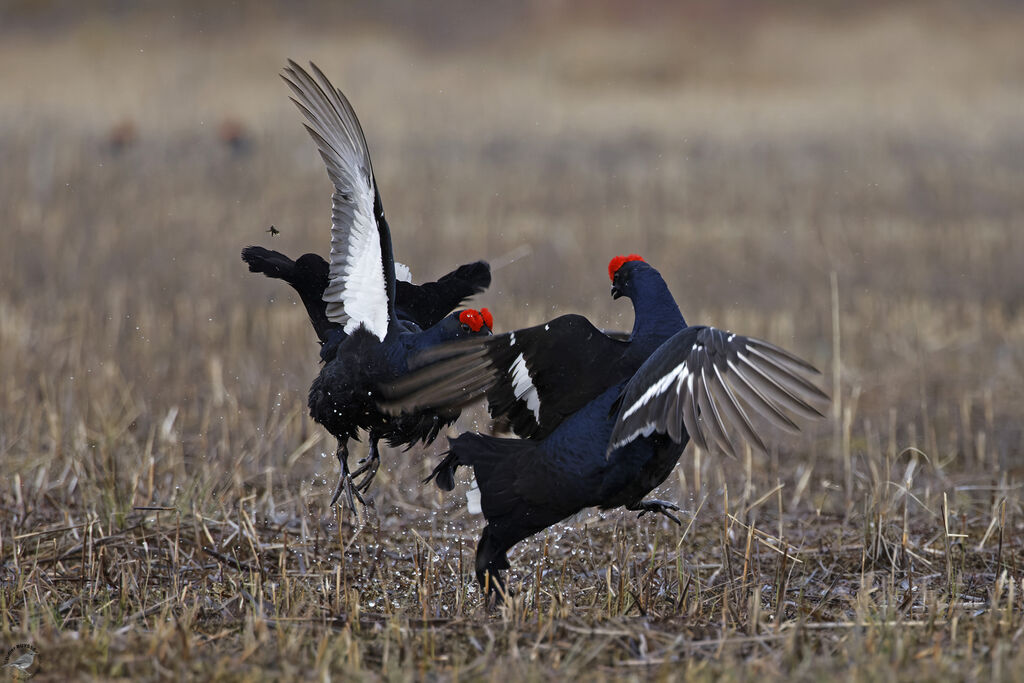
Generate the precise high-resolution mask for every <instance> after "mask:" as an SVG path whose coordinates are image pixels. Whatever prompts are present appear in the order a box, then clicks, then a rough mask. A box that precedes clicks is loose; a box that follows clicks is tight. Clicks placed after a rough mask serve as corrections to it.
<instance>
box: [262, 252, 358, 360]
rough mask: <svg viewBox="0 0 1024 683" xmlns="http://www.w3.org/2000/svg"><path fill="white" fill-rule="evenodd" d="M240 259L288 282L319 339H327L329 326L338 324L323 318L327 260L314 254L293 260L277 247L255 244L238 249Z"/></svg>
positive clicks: (330, 327) (325, 306)
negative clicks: (268, 247)
mask: <svg viewBox="0 0 1024 683" xmlns="http://www.w3.org/2000/svg"><path fill="white" fill-rule="evenodd" d="M242 260H243V261H245V262H246V263H247V264H249V270H250V271H252V272H254V273H263V274H264V275H266V276H267V277H272V278H274V279H277V280H284V281H285V282H287V283H288V284H289V285H291V286H292V289H294V290H295V292H296V293H297V294H298V295H299V298H300V299H302V304H303V305H304V306H305V307H306V313H308V314H309V322H310V323H311V324H312V325H313V330H314V331H315V332H316V336H317V337H318V338H319V339H320V342H321V343H325V342H327V340H328V333H329V332H330V331H331V330H333V329H335V328H339V329H340V327H341V326H340V325H338V324H337V323H332V322H331V321H330V320H328V319H327V304H326V303H325V302H324V300H323V295H324V290H325V289H327V284H328V281H329V272H330V266H329V265H328V264H327V261H324V260H323V259H322V258H320V257H319V256H317V255H316V254H304V255H303V256H300V257H299V259H298V260H297V261H293V260H291V259H290V258H288V257H287V256H285V255H284V254H282V253H281V252H279V251H273V250H271V249H264V248H263V247H255V246H253V247H246V248H245V249H243V250H242Z"/></svg>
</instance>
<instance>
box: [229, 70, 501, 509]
mask: <svg viewBox="0 0 1024 683" xmlns="http://www.w3.org/2000/svg"><path fill="white" fill-rule="evenodd" d="M311 68H312V71H313V73H314V74H315V78H314V77H313V76H310V74H309V73H307V72H306V71H305V70H304V69H303V68H302V67H300V66H299V65H298V64H296V63H295V62H292V61H289V63H288V66H287V67H286V68H285V70H284V74H283V78H284V80H285V82H286V83H287V84H288V86H289V87H290V88H291V91H292V93H293V95H294V98H293V102H294V103H295V104H296V106H297V107H298V108H299V110H300V111H301V112H302V113H303V114H304V116H305V117H306V121H307V125H306V129H307V131H308V132H309V134H310V136H311V137H312V138H313V140H314V142H315V143H316V145H317V148H318V150H319V152H320V156H321V158H322V159H323V161H324V163H325V165H326V166H327V174H328V177H329V178H330V180H331V182H332V183H333V185H334V194H333V202H332V226H331V255H330V262H328V261H325V260H324V259H322V258H321V257H319V256H317V255H316V254H305V255H303V256H301V257H299V259H298V260H296V261H292V260H291V259H289V258H288V257H287V256H285V255H284V254H281V253H279V252H276V251H271V250H268V249H264V248H262V247H247V248H246V249H245V250H243V252H242V258H243V259H244V260H245V262H246V263H248V264H249V269H250V270H252V271H254V272H262V273H264V274H265V275H267V276H268V277H273V278H279V279H282V280H284V281H285V282H287V283H288V284H289V285H291V286H292V287H293V288H294V289H295V291H296V292H297V293H298V294H299V297H300V298H301V299H302V302H303V305H304V306H305V307H306V312H307V313H308V314H309V319H310V323H311V324H312V326H313V329H314V331H315V332H316V335H317V338H318V339H319V341H320V343H321V345H322V348H321V359H322V360H323V362H324V366H323V368H322V369H321V371H320V374H319V375H318V376H317V378H316V379H315V380H314V381H313V385H312V387H311V388H310V392H309V409H310V414H311V416H312V417H313V419H314V420H316V421H317V422H318V423H319V424H321V425H323V426H324V427H325V428H326V429H327V430H328V431H329V432H330V433H331V434H332V435H334V436H335V437H336V438H337V440H338V451H337V457H338V460H339V462H340V464H341V469H342V474H341V478H340V480H339V482H338V488H337V489H336V490H335V493H334V498H333V499H332V501H331V503H332V505H333V504H334V502H336V501H337V498H338V496H339V495H340V494H341V492H342V491H343V490H344V491H345V492H346V496H347V500H348V502H349V504H350V505H351V506H352V507H354V502H355V499H356V498H358V499H360V500H362V497H361V493H362V492H365V491H366V490H367V488H368V487H369V485H370V483H371V482H372V479H373V477H374V475H375V474H376V471H377V468H378V466H379V462H380V456H379V451H378V441H379V440H381V439H385V440H386V441H387V442H388V443H389V444H391V445H392V446H399V445H406V446H408V445H412V444H414V443H416V442H417V441H424V442H430V441H432V440H433V439H434V438H436V436H437V434H438V432H439V430H440V429H441V428H443V427H444V426H446V425H448V424H451V422H453V421H454V420H455V418H456V417H457V416H458V414H459V410H458V408H457V407H451V406H441V407H438V408H436V409H424V410H409V411H404V412H400V413H399V414H388V413H383V412H381V411H380V410H379V409H378V408H377V398H378V394H377V387H378V385H379V384H380V383H382V382H388V381H393V380H395V379H397V378H400V377H401V376H402V375H403V374H404V373H406V372H408V370H409V365H408V359H409V357H410V355H414V354H417V353H419V352H422V351H424V350H425V349H427V348H429V347H430V346H432V345H436V344H440V343H442V342H448V341H453V340H457V339H462V338H466V337H471V336H475V335H489V334H490V326H491V320H490V313H489V312H487V310H486V309H483V310H482V311H476V310H473V309H468V310H463V311H457V312H452V309H454V308H455V307H457V306H458V305H459V304H460V303H461V302H462V301H463V300H465V299H466V298H467V297H469V296H472V295H473V294H476V293H478V292H481V291H483V290H484V289H486V287H487V286H488V285H489V284H490V268H489V266H488V265H487V264H486V263H485V262H483V261H479V262H476V263H470V264H467V265H464V266H461V267H459V268H457V269H456V270H454V271H452V272H451V273H448V274H447V275H445V276H443V277H442V278H440V279H439V280H438V281H437V282H430V283H425V284H422V285H413V284H411V283H409V282H404V281H401V280H400V279H399V271H403V272H404V273H405V274H407V271H408V269H406V268H405V267H404V266H401V265H400V264H396V262H395V260H394V257H393V252H392V244H391V231H390V228H389V226H388V223H387V220H386V218H385V216H384V205H383V202H382V200H381V196H380V192H379V190H378V188H377V183H376V180H375V178H374V174H373V167H372V164H371V162H370V154H369V150H368V148H367V144H366V139H365V137H364V135H363V131H362V127H361V126H360V124H359V120H358V118H357V117H356V114H355V111H354V110H353V109H352V105H351V104H350V103H349V102H348V100H347V99H346V98H345V95H344V94H343V93H342V92H341V91H340V90H338V89H337V88H335V87H334V86H333V85H332V84H331V83H330V81H329V80H328V79H327V77H326V76H324V74H323V73H322V72H321V71H320V70H319V69H318V68H317V67H316V65H311ZM361 430H366V431H367V432H368V438H369V456H368V457H367V462H366V463H365V464H364V466H363V467H361V468H360V469H359V470H357V471H355V472H350V471H349V467H348V441H349V439H354V438H358V435H359V432H360V431H361ZM360 475H363V476H362V479H361V480H360V481H358V483H357V482H355V481H353V478H354V477H358V476H360Z"/></svg>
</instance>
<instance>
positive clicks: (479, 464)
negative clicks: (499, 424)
mask: <svg viewBox="0 0 1024 683" xmlns="http://www.w3.org/2000/svg"><path fill="white" fill-rule="evenodd" d="M448 445H449V450H448V454H447V455H446V456H445V458H444V460H442V461H441V463H440V464H439V465H438V466H437V467H435V468H434V471H433V472H432V473H431V475H430V476H429V477H428V478H427V481H430V480H431V479H433V480H434V481H436V482H437V485H438V487H439V488H441V489H442V490H444V491H451V490H452V489H453V488H455V471H456V470H457V469H458V468H459V467H460V466H466V467H472V468H473V474H474V475H476V482H477V486H479V487H480V503H481V506H482V507H483V512H484V516H485V517H487V519H488V520H490V521H495V520H497V519H499V518H501V517H503V516H505V515H507V514H509V513H511V512H512V511H513V510H515V509H519V508H522V507H523V506H524V501H523V500H522V498H521V497H520V496H519V494H518V493H517V492H516V486H515V483H516V478H517V475H518V474H520V473H522V472H523V471H524V470H525V469H526V467H525V465H524V464H523V458H525V457H526V455H527V453H529V452H530V451H531V450H532V449H533V448H534V447H535V444H534V443H533V442H531V441H528V440H525V439H503V438H499V437H495V436H487V435H485V434H474V433H472V432H467V433H465V434H460V435H459V436H457V437H455V438H454V439H449V441H448Z"/></svg>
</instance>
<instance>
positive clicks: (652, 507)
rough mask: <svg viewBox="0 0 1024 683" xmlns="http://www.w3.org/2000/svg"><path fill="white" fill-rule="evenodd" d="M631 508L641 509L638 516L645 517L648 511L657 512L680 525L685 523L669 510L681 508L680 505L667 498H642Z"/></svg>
mask: <svg viewBox="0 0 1024 683" xmlns="http://www.w3.org/2000/svg"><path fill="white" fill-rule="evenodd" d="M630 509H631V510H639V512H640V514H638V515H637V517H643V516H644V515H646V514H647V513H648V512H656V513H658V514H661V515H665V516H666V517H668V518H669V519H671V520H672V521H673V522H675V523H676V524H678V525H679V526H682V525H683V523H682V522H681V521H680V520H679V518H678V517H676V516H675V515H673V514H672V513H671V512H669V510H679V509H680V508H679V506H678V505H676V504H675V503H670V502H668V501H666V500H657V499H651V500H642V501H640V502H639V503H637V504H636V505H635V506H634V507H631V508H630Z"/></svg>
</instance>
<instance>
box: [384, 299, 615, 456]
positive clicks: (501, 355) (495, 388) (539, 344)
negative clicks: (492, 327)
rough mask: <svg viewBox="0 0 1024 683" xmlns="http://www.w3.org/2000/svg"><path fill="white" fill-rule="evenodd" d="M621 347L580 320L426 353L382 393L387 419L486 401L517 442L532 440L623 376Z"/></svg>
mask: <svg viewBox="0 0 1024 683" xmlns="http://www.w3.org/2000/svg"><path fill="white" fill-rule="evenodd" d="M627 348H629V342H627V341H619V340H615V339H612V338H610V337H608V336H607V335H605V334H604V333H603V332H601V330H599V329H597V328H596V327H594V326H593V325H592V324H591V323H590V321H589V320H587V319H586V318H584V317H583V316H581V315H563V316H561V317H559V318H555V319H554V320H552V321H550V322H548V323H545V324H543V325H537V326H536V327H528V328H524V329H521V330H516V331H514V332H508V333H506V334H501V335H498V336H494V337H481V338H476V339H471V340H467V341H464V342H456V343H454V344H445V345H441V346H438V347H435V348H433V349H429V350H428V351H426V352H425V353H424V354H422V355H421V356H420V357H419V358H418V359H417V360H418V364H420V365H421V367H422V369H420V370H417V371H415V372H413V373H411V374H409V375H407V376H406V377H404V378H402V379H401V380H399V381H398V382H395V383H392V384H390V385H388V386H387V387H382V388H381V392H382V393H383V395H384V396H385V397H386V398H387V402H386V403H384V404H382V406H381V408H382V409H384V410H386V411H388V412H392V413H400V412H408V411H412V410H419V409H423V408H436V407H438V406H445V405H465V404H467V403H470V402H472V401H474V400H476V399H478V398H480V397H481V396H483V395H485V394H486V396H487V402H488V411H489V412H490V414H491V415H492V416H494V417H497V416H504V417H505V418H506V419H507V420H508V421H509V424H510V426H511V428H512V431H514V432H515V433H516V434H518V435H519V436H522V437H524V438H531V439H540V438H543V437H545V436H547V435H548V434H550V433H551V432H552V431H553V430H554V429H555V428H556V427H557V426H558V425H559V424H561V423H562V421H563V420H565V418H567V417H568V416H569V415H572V414H573V413H574V412H576V411H577V410H579V409H580V408H582V407H583V406H584V405H586V404H587V403H589V402H590V401H591V400H593V399H594V398H596V397H597V396H599V395H600V394H601V393H602V392H604V391H605V390H607V389H608V388H609V387H612V386H614V385H615V384H618V383H620V382H623V381H624V380H625V379H627V378H628V376H629V374H630V373H627V372H625V371H620V370H619V366H620V363H619V361H620V360H621V358H622V356H623V355H624V354H625V352H626V349H627Z"/></svg>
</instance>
